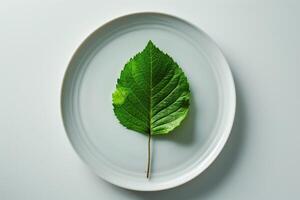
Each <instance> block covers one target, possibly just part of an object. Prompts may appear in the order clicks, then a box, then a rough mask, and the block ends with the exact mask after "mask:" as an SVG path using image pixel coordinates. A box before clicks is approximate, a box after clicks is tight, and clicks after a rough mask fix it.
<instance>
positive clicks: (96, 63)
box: [61, 13, 236, 191]
mask: <svg viewBox="0 0 300 200" xmlns="http://www.w3.org/2000/svg"><path fill="white" fill-rule="evenodd" d="M150 39H151V40H152V41H153V42H154V43H155V44H156V45H157V46H158V47H159V48H160V49H161V50H163V51H165V52H167V53H168V54H169V55H171V56H172V57H173V58H174V60H176V61H177V62H178V64H179V65H180V66H181V67H182V69H183V70H184V72H185V74H186V76H187V77H188V80H189V83H190V88H191V93H192V99H191V106H190V113H189V115H188V117H187V119H186V120H185V121H184V122H183V124H182V125H181V127H179V128H177V129H176V130H175V131H174V132H173V133H172V134H171V135H169V136H155V137H153V142H152V149H153V151H152V170H151V179H150V180H148V179H147V178H146V177H145V170H146V164H147V136H146V135H143V134H140V133H136V132H133V131H130V130H128V129H126V128H124V127H123V126H122V125H120V124H119V122H118V120H117V119H116V117H115V116H114V112H113V108H112V98H111V95H112V92H113V91H114V89H115V85H116V81H117V78H118V77H119V75H120V72H121V69H122V68H123V66H124V64H125V63H126V62H127V61H128V59H129V58H131V57H132V56H133V55H135V54H136V53H137V52H139V51H141V50H143V48H144V47H145V45H146V44H147V42H148V40H150ZM235 101H236V99H235V87H234V82H233V78H232V75H231V72H230V69H229V66H228V64H227V62H226V60H225V58H224V56H223V55H222V53H221V51H220V50H219V49H218V47H217V46H216V45H215V43H214V42H213V41H212V40H211V39H210V38H209V37H208V36H207V35H206V34H205V33H204V32H203V31H201V30H200V29H198V28H197V27H195V26H194V25H191V24H190V23H188V22H186V21H184V20H182V19H179V18H177V17H173V16H169V15H165V14H158V13H137V14H131V15H127V16H123V17H120V18H117V19H114V20H112V21H110V22H108V23H106V24H105V25H103V26H101V27H100V28H99V29H97V30H96V31H95V32H94V33H92V34H91V35H90V36H89V37H88V38H87V39H86V40H85V41H84V42H83V43H82V44H81V46H80V47H79V48H78V49H77V51H76V53H75V54H74V56H73V57H72V59H71V61H70V64H69V66H68V69H67V72H66V74H65V78H64V82H63V88H62V96H61V110H62V116H63V122H64V125H65V129H66V132H67V134H68V137H69V139H70V141H71V143H72V145H73V147H74V149H75V150H76V152H77V153H78V154H79V156H80V157H81V158H82V159H83V160H84V161H85V162H86V163H87V165H88V166H90V167H91V168H92V169H93V171H95V172H96V174H98V175H99V176H100V177H102V178H103V179H105V180H106V181H108V182H110V183H113V184H115V185H118V186H121V187H124V188H128V189H133V190H142V191H154V190H163V189H167V188H171V187H175V186H178V185H180V184H183V183H185V182H187V181H189V180H191V179H192V178H194V177H196V176H197V175H198V174H200V173H201V172H202V171H203V170H205V169H206V168H207V167H208V166H209V165H210V164H211V163H212V162H213V160H214V159H215V158H216V157H217V155H218V154H219V153H220V151H221V149H222V148H223V146H224V144H225V142H226V140H227V138H228V136H229V133H230V130H231V127H232V124H233V120H234V113H235Z"/></svg>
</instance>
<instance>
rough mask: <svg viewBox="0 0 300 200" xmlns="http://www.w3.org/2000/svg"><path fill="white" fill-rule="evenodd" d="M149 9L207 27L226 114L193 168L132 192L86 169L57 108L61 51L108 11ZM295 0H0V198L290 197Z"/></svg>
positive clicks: (298, 107) (293, 189)
mask: <svg viewBox="0 0 300 200" xmlns="http://www.w3.org/2000/svg"><path fill="white" fill-rule="evenodd" d="M141 11H159V12H165V13H169V14H173V15H176V16H178V17H181V18H183V19H186V20H188V21H190V22H192V23H194V24H195V25H197V26H199V27H200V28H201V29H202V30H204V31H205V32H206V33H208V34H209V35H210V36H211V37H212V38H213V39H214V40H215V41H216V42H217V43H218V45H219V46H220V48H221V49H222V50H223V52H224V54H225V56H226V57H227V59H228V61H229V64H230V66H231V69H232V71H233V75H234V78H235V82H236V89H237V114H236V121H235V125H234V127H233V131H232V135H231V137H230V139H229V142H228V143H227V144H226V146H225V148H224V150H223V151H222V153H221V154H220V156H219V157H218V158H217V160H216V161H215V162H214V163H213V164H212V166H211V167H209V169H207V170H206V171H205V172H204V173H203V174H201V175H200V176H199V177H198V178H196V179H194V180H192V181H191V182H189V183H187V184H185V185H183V186H180V187H178V188H174V189H171V190H168V191H163V192H151V193H149V192H148V193H144V192H134V191H128V190H125V189H121V188H118V187H116V186H112V185H110V184H108V183H106V182H104V181H102V180H101V179H99V178H97V177H96V176H95V175H94V174H92V172H90V171H89V169H88V168H87V167H86V166H85V165H84V164H83V162H82V161H81V160H80V159H79V157H78V156H77V155H76V153H75V152H74V150H73V149H72V147H71V145H70V143H69V141H68V139H67V136H66V134H65V132H64V129H63V125H62V121H61V116H60V87H61V84H62V79H63V75H64V72H65V70H66V67H67V64H68V61H69V60H70V57H71V56H72V54H73V53H74V51H75V49H76V48H77V47H78V46H79V44H80V43H81V42H82V41H83V40H84V38H85V37H86V36H87V35H88V34H89V33H91V32H92V31H94V30H95V29H96V28H98V27H99V26H101V25H102V24H103V23H105V22H107V21H109V20H110V19H112V18H115V17H117V16H121V15H124V14H128V13H132V12H141ZM299 113H300V3H299V1H298V2H297V1H296V0H295V1H291V0H290V1H283V0H282V1H251V0H249V1H238V0H236V1H234V0H230V1H223V2H221V1H196V0H195V1H191V0H184V1H180V0H168V1H167V0H151V1H142V0H126V1H125V0H122V1H121V0H120V1H115V0H110V1H101V0H95V1H74V0H73V1H71V0H64V1H62V0H61V1H59V0H51V1H40V0H27V1H21V0H20V1H8V0H7V1H3V0H2V1H1V2H0V199H1V200H15V199H16V200H17V199H22V200H27V199H28V200H40V199H56V200H60V199H62V200H65V199H73V200H76V199H88V200H94V199H95V200H96V199H97V200H99V199H111V200H122V199H125V200H126V199H128V200H129V199H130V200H136V199H144V200H148V199H149V200H150V199H151V200H153V199H173V200H177V199H178V200H182V199H184V200H188V199H202V200H208V199H209V200H219V199H225V200H226V199H230V200H235V199H244V200H247V199H249V200H250V199H251V200H252V199H263V200H264V199H272V200H276V199H278V200H279V199H280V200H281V199H299V198H300V190H299V180H300V172H299V170H300V156H299V152H300V129H299V124H300V117H299V116H300V114H299Z"/></svg>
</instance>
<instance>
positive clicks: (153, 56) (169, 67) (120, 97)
mask: <svg viewBox="0 0 300 200" xmlns="http://www.w3.org/2000/svg"><path fill="white" fill-rule="evenodd" d="M189 100H190V91H189V84H188V82H187V78H186V76H185V75H184V73H183V71H182V69H181V68H180V67H179V66H178V64H177V63H176V62H175V61H174V60H173V59H172V58H171V57H170V56H169V55H167V54H165V53H163V52H162V51H161V50H160V49H158V48H157V47H156V46H155V45H154V44H153V43H152V42H151V40H150V41H149V42H148V44H147V46H146V48H145V49H144V50H143V51H142V52H140V53H138V54H137V55H135V56H134V57H133V58H131V59H130V60H129V61H128V62H127V63H126V64H125V67H124V69H123V70H122V72H121V76H120V78H119V79H118V81H117V86H116V90H115V92H114V93H113V107H114V112H115V115H116V117H117V118H118V120H119V121H120V123H121V124H122V125H124V126H125V127H127V128H128V129H131V130H134V131H137V132H140V133H144V134H148V135H149V142H148V153H149V152H150V137H151V136H152V135H160V134H161V135H163V134H168V133H169V132H170V131H172V130H173V129H174V128H176V127H177V126H179V125H180V123H181V122H182V120H183V119H184V118H185V117H186V115H187V113H188V110H189ZM149 158H150V153H149V155H148V159H149ZM148 173H149V160H148V171H147V177H148V175H149V174H148Z"/></svg>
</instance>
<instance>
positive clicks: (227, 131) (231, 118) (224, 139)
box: [60, 11, 236, 191]
mask: <svg viewBox="0 0 300 200" xmlns="http://www.w3.org/2000/svg"><path fill="white" fill-rule="evenodd" d="M139 15H156V16H162V17H170V18H173V19H176V20H180V21H182V22H184V23H186V24H188V25H190V26H192V27H194V28H195V29H197V31H199V32H201V33H202V34H203V36H204V37H206V39H207V40H209V42H210V43H212V45H213V46H214V48H215V49H216V50H217V51H219V53H220V55H221V56H222V57H223V59H224V66H223V69H225V70H226V76H227V79H228V81H229V82H230V86H231V87H230V88H229V90H230V94H231V95H230V96H229V99H230V102H231V103H230V104H232V105H231V106H232V109H231V110H229V114H228V118H229V119H228V122H227V124H226V127H225V128H224V133H223V134H222V135H221V137H220V139H219V141H218V142H217V143H216V146H215V147H214V148H213V150H212V152H211V153H210V154H209V155H208V156H207V158H206V159H204V160H203V162H204V164H202V165H201V166H200V165H198V166H196V167H194V169H193V170H191V171H190V172H188V175H186V176H184V177H183V178H181V179H176V180H177V181H173V182H170V181H169V182H168V184H163V185H162V184H161V185H160V186H159V187H152V188H149V187H143V186H140V187H137V186H132V185H129V184H127V185H126V184H120V183H118V182H115V181H112V180H109V179H108V178H107V177H104V176H101V175H100V174H99V173H97V172H96V170H95V169H94V168H92V167H91V166H90V164H89V163H88V162H87V161H86V160H85V159H84V158H83V156H82V155H81V153H80V152H79V151H78V150H77V148H76V147H75V145H74V143H73V142H72V139H71V138H70V133H69V132H68V130H67V125H66V120H65V117H64V113H63V106H64V105H63V104H64V103H63V94H64V88H65V85H66V78H67V74H68V73H69V70H70V68H71V67H70V65H71V63H72V61H73V60H74V58H75V57H76V56H77V54H78V53H79V52H80V50H81V49H82V48H83V47H84V45H85V44H86V42H87V41H88V40H89V39H90V38H91V37H92V36H93V35H94V34H95V33H97V32H98V30H100V29H102V28H103V27H105V26H106V25H108V24H110V23H112V22H114V21H118V20H119V19H122V18H126V17H133V16H136V17H138V16H139ZM235 113H236V88H235V82H234V78H233V75H232V71H231V69H230V66H229V64H228V61H227V59H226V57H225V56H224V53H223V52H222V50H221V48H220V47H219V46H218V44H217V43H216V42H215V41H214V40H213V39H212V38H211V37H210V36H209V35H208V34H207V33H206V32H204V31H203V30H202V29H200V28H199V27H198V26H197V25H195V24H194V23H191V22H189V21H187V20H185V19H183V18H181V17H178V16H176V15H173V14H170V13H166V12H153V11H145V12H130V13H128V14H125V15H124V14H123V15H118V16H117V17H112V18H110V20H106V22H104V23H102V24H101V25H100V26H98V27H97V28H96V29H95V30H94V31H92V32H91V33H90V34H88V36H87V37H85V39H84V40H83V41H82V42H81V43H80V45H79V46H78V47H77V48H76V49H75V51H73V54H72V56H71V58H70V59H69V62H68V64H67V67H66V69H65V72H64V73H63V79H62V84H61V88H60V116H61V120H62V122H63V127H64V131H65V134H66V135H67V138H68V141H69V142H70V143H71V146H72V148H73V150H74V151H75V152H76V154H77V155H78V156H79V158H80V159H81V160H82V161H83V162H84V163H85V164H86V165H87V166H88V168H89V169H91V170H92V171H93V172H94V173H95V174H96V175H97V176H98V177H100V178H102V179H103V180H105V181H107V182H109V183H111V184H113V185H116V186H118V187H121V188H126V189H130V190H135V191H161V190H166V189H170V188H174V187H178V186H180V185H183V184H184V183H186V182H188V181H190V180H192V179H194V178H195V177H197V176H198V175H200V174H201V173H203V172H204V171H205V170H206V169H207V168H208V167H209V166H210V165H211V164H212V163H213V162H214V161H215V160H216V158H217V157H218V156H219V155H220V153H221V151H222V149H223V148H224V146H225V144H226V142H227V141H228V138H229V136H230V133H231V130H232V127H233V124H234V119H235Z"/></svg>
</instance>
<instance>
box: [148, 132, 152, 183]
mask: <svg viewBox="0 0 300 200" xmlns="http://www.w3.org/2000/svg"><path fill="white" fill-rule="evenodd" d="M150 152H151V132H150V133H149V135H148V164H147V178H148V179H150V165H151V153H150Z"/></svg>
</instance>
